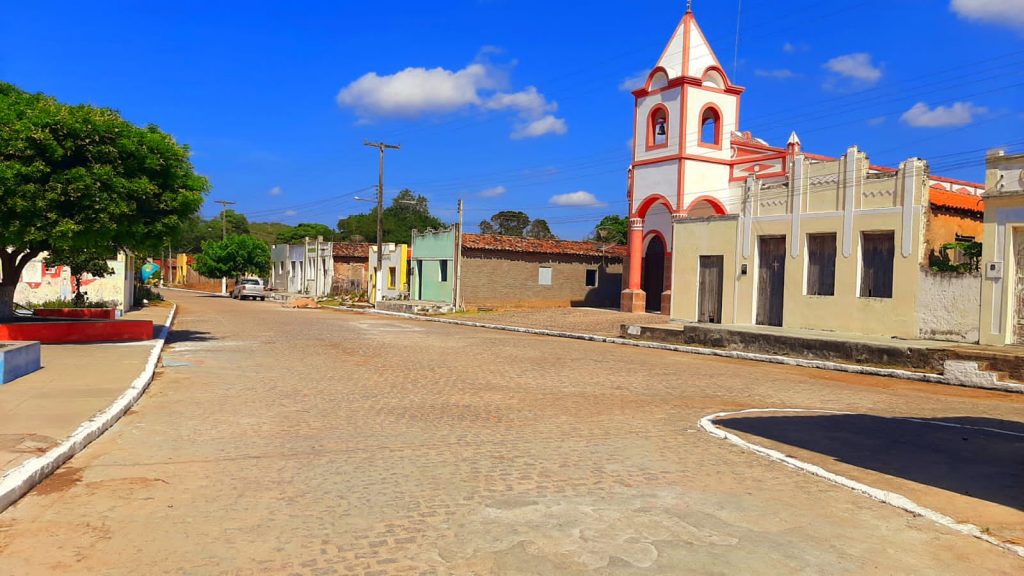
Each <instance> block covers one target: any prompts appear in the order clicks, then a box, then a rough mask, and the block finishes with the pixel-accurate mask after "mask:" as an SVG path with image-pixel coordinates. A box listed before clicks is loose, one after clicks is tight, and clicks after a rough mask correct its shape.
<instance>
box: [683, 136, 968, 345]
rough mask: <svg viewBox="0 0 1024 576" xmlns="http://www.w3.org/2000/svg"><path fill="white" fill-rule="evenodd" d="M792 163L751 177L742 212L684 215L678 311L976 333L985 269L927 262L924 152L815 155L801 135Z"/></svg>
mask: <svg viewBox="0 0 1024 576" xmlns="http://www.w3.org/2000/svg"><path fill="white" fill-rule="evenodd" d="M785 161H786V164H787V168H788V170H787V171H788V176H787V177H785V178H774V179H771V180H763V179H760V178H758V177H756V176H755V175H750V176H748V177H747V179H746V181H745V182H744V184H743V189H742V193H741V195H740V197H739V202H740V207H739V211H738V213H737V214H732V215H721V216H712V217H685V216H684V217H679V218H676V219H675V220H674V223H673V227H674V231H673V239H674V243H673V248H672V254H673V256H674V262H673V266H672V270H673V280H672V286H673V292H672V310H671V315H672V318H674V319H678V320H685V321H693V322H710V323H725V324H740V325H743V324H747V325H754V324H757V325H766V326H781V327H785V328H794V329H810V330H827V331H834V332H846V333H858V334H869V335H880V336H889V337H897V338H906V339H917V338H927V339H940V340H953V341H966V342H977V341H978V338H979V335H978V328H977V326H978V317H979V313H980V276H979V275H978V274H954V273H935V272H932V271H931V270H929V269H928V259H929V252H930V249H931V248H933V247H929V244H928V242H927V241H926V238H928V237H930V236H934V234H930V233H929V226H930V224H931V220H932V219H933V215H932V209H931V202H930V197H929V193H930V190H931V188H930V186H931V184H932V181H931V179H930V178H929V176H928V170H927V164H926V163H925V162H924V161H922V160H919V159H916V158H911V159H909V160H907V161H905V162H904V163H903V164H901V165H900V167H899V169H897V170H891V169H885V168H880V167H876V166H872V165H871V164H870V162H869V160H868V157H867V155H866V154H864V153H863V152H861V151H860V150H858V149H857V148H856V147H851V148H850V149H849V150H848V151H847V153H846V154H845V155H844V156H843V157H841V158H838V159H835V160H823V159H820V157H815V158H811V157H809V156H808V155H805V154H803V153H802V151H801V150H800V146H799V141H798V140H797V139H796V138H792V139H791V142H790V146H789V148H788V152H787V158H786V160H785ZM952 240H953V238H949V239H946V240H945V241H946V242H950V241H952Z"/></svg>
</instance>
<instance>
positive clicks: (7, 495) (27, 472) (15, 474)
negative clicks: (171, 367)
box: [0, 305, 178, 513]
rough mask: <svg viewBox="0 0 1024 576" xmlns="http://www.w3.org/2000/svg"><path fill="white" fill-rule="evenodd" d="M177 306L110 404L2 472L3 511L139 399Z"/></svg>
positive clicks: (0, 498) (0, 496)
mask: <svg viewBox="0 0 1024 576" xmlns="http://www.w3.org/2000/svg"><path fill="white" fill-rule="evenodd" d="M177 310H178V306H177V305H174V306H172V307H171V311H170V313H168V314H167V321H166V322H165V324H164V327H163V329H162V330H161V331H160V335H159V336H157V342H156V343H155V344H154V345H153V350H152V351H151V352H150V353H149V359H148V360H147V361H146V367H145V368H143V369H142V373H140V374H139V375H138V376H137V377H136V378H135V380H133V381H132V383H131V385H130V386H128V389H127V390H125V391H124V392H123V393H122V394H121V395H120V396H118V397H117V399H116V400H114V402H113V403H112V404H111V405H110V406H108V407H107V408H105V409H104V410H103V411H102V412H99V413H97V414H96V415H94V416H93V417H92V418H90V419H88V420H86V421H85V422H83V423H82V424H81V425H79V426H78V428H77V429H76V430H75V431H74V432H73V433H72V434H71V435H70V436H68V437H67V438H65V439H64V441H63V442H61V443H60V444H58V445H57V446H55V447H53V448H51V449H50V450H49V451H47V452H46V454H43V455H42V456H37V457H35V458H32V459H31V460H26V461H25V462H22V463H21V464H20V465H19V466H17V467H16V468H13V469H11V470H10V471H8V472H7V473H6V474H4V475H3V476H0V513H2V512H3V511H4V510H6V509H7V508H8V507H10V506H11V505H12V504H14V503H15V502H17V501H18V499H19V498H21V497H22V496H24V495H25V494H26V493H28V491H29V490H31V489H32V488H34V487H35V486H36V485H37V484H39V483H40V482H42V481H43V480H45V479H46V477H47V476H49V475H50V474H53V473H54V472H55V471H56V470H57V469H58V468H60V467H61V465H62V464H64V463H65V462H67V461H68V460H70V459H71V457H72V456H74V455H75V454H78V453H79V452H81V451H82V450H84V449H85V447H86V446H88V445H89V444H90V443H92V441H93V440H95V439H97V438H99V437H100V436H101V435H102V434H103V433H104V432H106V431H107V430H108V429H109V428H110V427H111V426H113V425H114V424H115V423H116V422H117V421H118V420H120V419H121V416H124V414H125V413H126V412H128V410H129V409H130V408H131V407H132V406H134V405H135V403H136V402H138V401H139V398H141V397H142V394H143V393H144V392H145V391H146V388H148V387H149V383H150V382H152V381H153V373H154V372H155V371H156V365H157V362H158V361H159V360H160V352H161V351H162V350H163V348H164V342H165V341H166V340H167V333H168V331H169V330H170V327H171V322H172V321H173V320H174V314H175V312H176V311H177Z"/></svg>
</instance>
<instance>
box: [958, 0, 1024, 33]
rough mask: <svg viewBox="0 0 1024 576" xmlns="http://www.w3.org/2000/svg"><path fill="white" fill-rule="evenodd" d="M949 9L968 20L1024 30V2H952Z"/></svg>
mask: <svg viewBox="0 0 1024 576" xmlns="http://www.w3.org/2000/svg"><path fill="white" fill-rule="evenodd" d="M949 9H950V10H952V11H953V12H956V14H957V16H960V17H961V18H964V19H967V20H973V21H975V22H985V23H989V24H1001V25H1003V26H1010V27H1015V28H1021V29H1024V0H952V2H950V3H949Z"/></svg>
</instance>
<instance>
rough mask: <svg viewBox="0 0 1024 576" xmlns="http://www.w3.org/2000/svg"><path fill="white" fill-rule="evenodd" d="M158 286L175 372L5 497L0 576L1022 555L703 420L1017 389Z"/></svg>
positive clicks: (1021, 406) (914, 402)
mask: <svg viewBox="0 0 1024 576" xmlns="http://www.w3.org/2000/svg"><path fill="white" fill-rule="evenodd" d="M167 294H168V295H169V296H170V298H172V299H174V300H176V301H177V302H178V304H179V317H178V320H177V321H176V323H175V326H174V331H173V332H172V334H171V336H170V338H169V340H168V344H169V347H168V348H167V349H166V351H165V353H164V361H165V363H166V366H165V367H164V368H162V369H161V370H160V371H159V372H158V376H157V378H156V380H155V381H154V382H153V385H152V387H151V388H150V390H149V391H148V392H147V394H146V395H145V396H144V397H143V399H142V401H141V402H140V403H139V404H138V405H137V406H136V407H135V408H134V409H133V410H132V411H130V412H129V413H128V415H126V416H125V418H124V419H123V420H121V421H120V422H119V423H118V424H117V425H116V426H115V427H114V428H113V429H111V430H110V431H109V432H107V433H106V434H105V435H104V436H103V437H101V438H100V439H99V440H97V441H96V442H95V443H93V444H92V445H91V446H90V447H89V448H87V449H86V450H85V451H84V452H83V453H82V454H80V455H79V456H77V457H75V458H74V459H73V460H71V461H70V462H68V463H67V464H65V465H64V467H63V468H62V469H61V470H60V471H58V472H57V473H56V474H55V475H54V476H53V477H51V478H50V479H48V480H47V481H45V482H44V483H43V484H41V485H40V486H39V487H37V488H36V489H35V490H33V491H32V492H31V493H30V494H29V495H27V496H26V497H25V498H24V499H23V500H22V501H21V502H19V503H18V504H16V505H15V506H13V507H12V508H10V509H9V510H8V511H6V512H5V513H3V514H2V515H0V574H18V575H32V574H309V575H322V574H359V575H363V576H370V575H385V574H414V575H426V574H436V575H441V574H535V575H542V574H543V575H550V574H663V575H676V574H866V573H884V574H929V573H931V574H938V573H942V574H982V573H984V574H1020V573H1024V560H1022V559H1021V558H1020V557H1018V556H1015V555H1013V554H1011V553H1009V552H1007V551H1005V550H1001V549H999V548H997V547H995V546H993V545H991V544H988V543H985V542H982V541H980V540H977V539H974V538H971V537H969V536H965V535H963V534H960V533H957V532H954V531H952V530H949V529H946V528H943V527H941V526H938V525H936V524H934V523H932V522H931V521H930V520H927V519H925V518H921V517H916V516H913V515H911V514H908V513H905V512H902V511H900V510H897V509H895V508H892V507H889V506H886V505H884V504H881V503H878V502H875V501H873V500H871V499H869V498H866V497H864V496H862V495H859V494H856V493H854V492H852V491H850V490H847V489H845V488H842V487H838V486H835V485H832V484H829V483H827V482H825V481H823V480H820V479H818V478H815V477H812V476H810V475H808V474H805V473H802V472H799V471H796V470H792V469H789V468H787V467H785V466H783V465H781V464H778V463H775V462H772V461H769V460H766V459H764V458H761V457H760V456H758V455H756V454H753V453H751V452H749V451H746V450H743V449H741V448H739V447H737V446H735V445H733V444H730V443H728V442H724V441H721V440H718V439H716V438H713V437H711V436H710V435H708V434H706V433H704V432H703V431H701V430H699V429H698V425H697V423H698V420H699V419H700V418H701V417H703V416H706V415H708V414H711V413H715V412H721V411H729V410H733V411H736V410H743V409H745V408H772V407H779V408H782V407H786V408H808V409H827V410H837V411H849V412H856V413H865V414H873V415H883V416H884V415H898V416H908V417H914V418H936V417H959V418H963V417H973V418H987V419H991V420H990V421H994V420H1002V421H1010V422H1018V423H1019V422H1020V420H1021V418H1022V414H1024V398H1022V397H1020V396H1014V395H1010V394H1005V393H996V392H987V391H979V390H969V389H959V388H953V387H944V386H938V385H929V384H921V383H913V382H905V381H899V380H891V379H882V378H874V377H864V376H857V375H851V374H842V373H832V372H823V371H816V370H809V369H800V368H793V367H787V366H780V365H768V364H758V363H751V362H744V361H733V360H726V359H719V358H709V357H699V356H691V355H686V354H679V353H672V352H664V351H656V350H646V349H638V348H632V347H624V346H615V345H610V344H599V343H591V342H583V341H576V340H568V339H558V338H549V337H541V336H528V335H521V334H513V333H507V332H500V331H494V330H487V329H479V328H465V327H458V326H449V325H442V324H436V323H431V322H420V321H407V320H399V319H393V318H387V317H381V316H373V315H368V314H354V313H345V312H333V311H323V310H321V311H315V310H294V309H285V308H281V307H280V306H279V305H276V304H272V303H270V302H267V303H260V302H236V301H233V300H227V299H223V298H216V297H212V296H203V295H196V294H186V293H183V292H168V293H167ZM609 316H611V317H616V318H617V315H615V314H613V313H609ZM1018 425H1019V424H1018ZM1007 457H1008V458H1014V457H1016V458H1019V454H1018V455H1017V456H1014V455H1013V454H1009V455H1008V456H1007ZM863 480H864V481H865V482H870V481H871V478H870V477H864V478H863ZM959 498H967V497H959ZM969 502H976V503H977V504H978V505H979V506H988V507H991V506H996V505H997V504H994V503H991V502H985V501H982V500H973V499H970V500H969ZM1003 504H1004V505H1001V506H1000V507H999V510H996V511H992V514H993V515H998V514H1002V515H1003V516H1002V517H1003V518H1020V517H1022V511H1021V510H1019V509H1015V508H1014V507H1012V506H1009V505H1005V502H1004V503H1003ZM968 508H969V507H968ZM997 513H998V514H997ZM1014 515H1016V516H1014Z"/></svg>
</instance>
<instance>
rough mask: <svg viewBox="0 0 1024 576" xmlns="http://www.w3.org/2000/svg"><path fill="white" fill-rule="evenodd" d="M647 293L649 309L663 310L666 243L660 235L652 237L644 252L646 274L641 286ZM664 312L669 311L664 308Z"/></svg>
mask: <svg viewBox="0 0 1024 576" xmlns="http://www.w3.org/2000/svg"><path fill="white" fill-rule="evenodd" d="M640 288H641V289H643V291H644V292H646V293H647V311H648V312H658V311H662V310H661V293H662V292H664V291H665V243H664V242H663V241H662V240H661V237H660V236H653V237H651V239H650V241H648V242H647V251H646V252H644V275H643V279H642V285H641V286H640ZM663 312H666V313H667V312H668V311H667V310H664V311H663Z"/></svg>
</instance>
